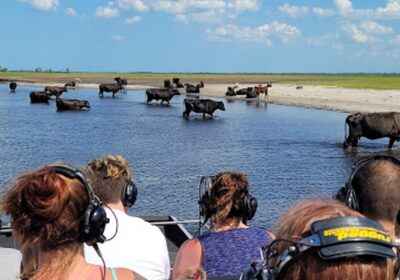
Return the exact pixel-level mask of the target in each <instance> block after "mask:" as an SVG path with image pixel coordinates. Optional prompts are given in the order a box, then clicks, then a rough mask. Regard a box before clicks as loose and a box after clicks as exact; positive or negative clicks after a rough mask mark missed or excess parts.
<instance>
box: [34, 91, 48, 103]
mask: <svg viewBox="0 0 400 280" xmlns="http://www.w3.org/2000/svg"><path fill="white" fill-rule="evenodd" d="M29 98H30V99H31V103H49V99H50V93H47V92H44V91H31V93H30V94H29Z"/></svg>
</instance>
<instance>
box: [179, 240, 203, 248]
mask: <svg viewBox="0 0 400 280" xmlns="http://www.w3.org/2000/svg"><path fill="white" fill-rule="evenodd" d="M180 248H182V249H184V250H194V251H197V250H200V251H201V248H202V247H201V242H200V240H198V239H197V238H192V239H189V240H186V241H185V242H183V243H182V245H181V247H180Z"/></svg>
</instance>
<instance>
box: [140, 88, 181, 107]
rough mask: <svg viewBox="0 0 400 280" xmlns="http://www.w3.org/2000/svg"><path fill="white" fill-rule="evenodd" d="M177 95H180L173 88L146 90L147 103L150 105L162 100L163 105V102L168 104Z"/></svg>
mask: <svg viewBox="0 0 400 280" xmlns="http://www.w3.org/2000/svg"><path fill="white" fill-rule="evenodd" d="M175 95H180V93H179V91H178V90H177V89H173V88H149V89H147V90H146V97H147V100H146V103H147V104H149V103H150V102H151V101H152V100H157V101H158V100H161V104H163V102H164V101H165V102H167V103H168V104H169V101H170V100H171V99H172V97H174V96H175Z"/></svg>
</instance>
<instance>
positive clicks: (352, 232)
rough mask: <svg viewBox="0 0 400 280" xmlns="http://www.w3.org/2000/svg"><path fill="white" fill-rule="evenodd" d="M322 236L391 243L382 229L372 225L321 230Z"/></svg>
mask: <svg viewBox="0 0 400 280" xmlns="http://www.w3.org/2000/svg"><path fill="white" fill-rule="evenodd" d="M323 236H335V237H336V238H337V241H342V240H346V239H354V238H369V239H376V240H381V241H384V242H388V243H391V242H392V241H391V239H390V237H389V236H388V234H387V233H386V232H384V231H381V230H378V229H376V228H372V227H342V228H333V229H328V230H324V231H323Z"/></svg>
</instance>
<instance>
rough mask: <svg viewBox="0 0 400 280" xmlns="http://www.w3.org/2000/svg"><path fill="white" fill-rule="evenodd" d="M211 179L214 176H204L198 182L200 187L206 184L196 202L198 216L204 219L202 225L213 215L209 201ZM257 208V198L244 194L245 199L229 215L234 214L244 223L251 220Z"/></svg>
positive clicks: (213, 210) (213, 211)
mask: <svg viewBox="0 0 400 280" xmlns="http://www.w3.org/2000/svg"><path fill="white" fill-rule="evenodd" d="M213 178H214V176H204V177H202V178H201V182H200V185H201V184H202V183H203V182H205V184H207V186H206V191H205V192H204V193H203V194H202V195H201V196H200V199H199V201H198V203H199V212H200V216H201V217H204V223H205V222H207V220H208V219H209V218H210V217H211V216H212V215H213V214H215V209H214V208H213V207H212V205H211V201H210V191H211V186H212V180H213ZM257 206H258V203H257V198H255V197H254V196H252V195H251V194H250V193H246V194H245V197H244V198H243V199H242V200H241V201H240V204H239V205H238V206H235V208H233V209H232V210H231V213H233V214H236V215H235V216H240V217H242V219H243V222H244V223H246V222H247V221H248V220H251V219H253V217H254V215H255V214H256V211H257Z"/></svg>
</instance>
